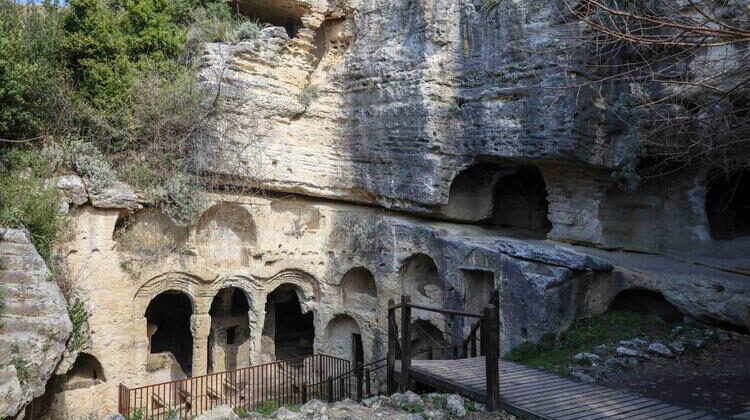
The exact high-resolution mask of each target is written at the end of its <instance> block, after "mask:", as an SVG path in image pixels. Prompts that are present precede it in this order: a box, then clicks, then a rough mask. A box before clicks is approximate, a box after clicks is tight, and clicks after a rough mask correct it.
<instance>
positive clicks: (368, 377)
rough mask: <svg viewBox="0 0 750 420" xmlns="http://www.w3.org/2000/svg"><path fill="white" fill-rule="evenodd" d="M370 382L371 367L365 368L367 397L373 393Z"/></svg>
mask: <svg viewBox="0 0 750 420" xmlns="http://www.w3.org/2000/svg"><path fill="white" fill-rule="evenodd" d="M370 382H371V380H370V369H365V395H367V398H370V395H372V392H371V391H372V390H371V389H370Z"/></svg>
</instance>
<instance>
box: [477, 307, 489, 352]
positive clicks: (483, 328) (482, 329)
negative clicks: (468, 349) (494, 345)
mask: <svg viewBox="0 0 750 420" xmlns="http://www.w3.org/2000/svg"><path fill="white" fill-rule="evenodd" d="M479 355H480V356H486V355H487V320H486V319H485V318H484V313H482V319H481V320H480V324H479Z"/></svg>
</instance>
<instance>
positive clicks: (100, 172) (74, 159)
mask: <svg viewBox="0 0 750 420" xmlns="http://www.w3.org/2000/svg"><path fill="white" fill-rule="evenodd" d="M70 161H71V164H72V166H73V169H75V171H76V172H78V173H79V174H80V175H82V176H85V177H88V179H89V181H90V182H91V186H92V187H93V189H94V190H101V189H103V188H107V187H108V186H110V185H112V183H114V182H115V181H116V180H117V178H116V176H115V172H114V171H113V170H112V166H110V164H109V162H108V161H107V159H106V158H105V157H104V155H103V154H102V152H100V151H99V149H97V148H96V146H95V145H94V144H92V143H89V142H86V141H83V140H79V139H75V140H72V141H71V142H70Z"/></svg>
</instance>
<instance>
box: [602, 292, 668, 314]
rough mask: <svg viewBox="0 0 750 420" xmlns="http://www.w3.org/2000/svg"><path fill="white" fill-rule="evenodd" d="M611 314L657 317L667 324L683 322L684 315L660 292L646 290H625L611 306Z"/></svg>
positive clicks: (616, 297)
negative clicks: (628, 313) (635, 314)
mask: <svg viewBox="0 0 750 420" xmlns="http://www.w3.org/2000/svg"><path fill="white" fill-rule="evenodd" d="M609 311H611V312H632V313H637V314H642V315H656V316H658V317H659V318H661V319H662V320H663V321H665V322H676V321H682V318H683V314H682V312H680V310H679V309H677V307H676V306H674V305H673V304H672V303H671V302H669V301H668V300H666V299H665V298H664V295H662V294H661V293H659V292H653V291H651V290H645V289H628V290H623V291H622V292H620V293H618V294H617V296H615V299H614V300H613V301H612V303H611V304H610V305H609Z"/></svg>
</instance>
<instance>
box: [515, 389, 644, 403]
mask: <svg viewBox="0 0 750 420" xmlns="http://www.w3.org/2000/svg"><path fill="white" fill-rule="evenodd" d="M611 391H612V390H610V389H606V388H604V389H602V390H597V391H593V392H590V393H587V395H589V396H596V397H607V398H610V397H611V396H612V395H614V394H610V393H611ZM625 397H633V396H631V395H626V394H622V395H621V396H618V397H617V398H614V399H611V400H608V401H616V400H622V399H623V398H625ZM533 400H534V398H533V397H532V398H531V401H533ZM568 400H569V396H568V395H567V394H558V395H555V396H553V397H552V398H549V399H547V400H546V402H547V403H552V402H556V401H568ZM516 401H518V402H524V401H529V399H524V400H520V399H519V400H516Z"/></svg>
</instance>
